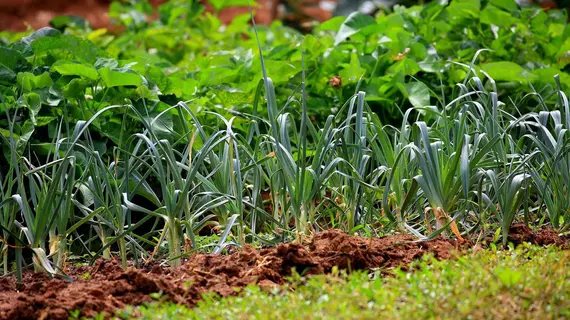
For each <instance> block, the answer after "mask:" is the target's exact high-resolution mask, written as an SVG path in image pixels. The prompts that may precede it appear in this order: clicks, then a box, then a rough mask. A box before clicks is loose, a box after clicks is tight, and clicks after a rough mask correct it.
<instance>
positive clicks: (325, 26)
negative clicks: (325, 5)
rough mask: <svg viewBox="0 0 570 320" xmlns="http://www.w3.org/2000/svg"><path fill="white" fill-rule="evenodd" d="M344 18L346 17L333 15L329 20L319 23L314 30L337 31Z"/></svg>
mask: <svg viewBox="0 0 570 320" xmlns="http://www.w3.org/2000/svg"><path fill="white" fill-rule="evenodd" d="M345 20H346V17H342V16H339V17H334V18H332V19H330V20H327V21H325V22H323V23H322V24H321V25H319V26H318V27H317V29H316V30H315V31H316V32H320V31H337V30H338V29H339V28H340V27H341V26H342V23H343V22H344V21H345Z"/></svg>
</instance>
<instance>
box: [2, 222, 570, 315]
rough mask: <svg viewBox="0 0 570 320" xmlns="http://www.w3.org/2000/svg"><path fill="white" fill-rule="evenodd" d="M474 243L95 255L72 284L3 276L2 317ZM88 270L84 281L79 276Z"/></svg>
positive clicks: (448, 253) (319, 239)
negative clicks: (130, 263)
mask: <svg viewBox="0 0 570 320" xmlns="http://www.w3.org/2000/svg"><path fill="white" fill-rule="evenodd" d="M513 231H514V233H513V235H512V238H511V241H513V242H516V243H518V242H522V241H531V242H534V243H536V244H541V245H545V244H558V245H561V244H564V243H565V240H563V239H561V238H560V237H558V236H557V235H556V233H555V232H554V231H552V230H550V231H548V230H542V231H541V232H539V233H536V234H534V233H532V231H531V230H530V229H528V228H525V227H521V226H520V225H515V226H514V227H513ZM471 245H472V244H471V243H463V244H460V243H458V242H457V241H455V240H449V239H435V240H432V241H425V242H415V241H414V238H412V237H411V236H405V235H396V236H390V237H385V238H379V239H377V238H374V239H366V238H361V237H354V236H349V235H347V234H345V233H343V232H340V231H336V230H332V231H326V232H322V233H318V234H317V235H315V236H314V238H313V239H312V240H311V241H310V243H309V244H308V245H307V246H302V245H298V244H292V243H287V244H281V245H278V246H277V247H275V248H268V249H262V250H256V249H253V248H252V247H245V248H244V249H242V250H240V251H237V252H235V253H232V254H230V255H208V254H198V255H195V256H193V257H192V258H190V259H188V261H186V262H185V263H184V264H183V265H182V266H181V267H180V268H177V269H175V270H172V271H170V270H168V269H166V268H161V267H159V266H157V265H155V266H154V267H152V268H149V270H141V269H135V268H131V269H128V270H127V271H124V270H123V269H121V267H120V264H119V263H118V262H116V261H104V260H99V261H98V262H97V263H96V265H94V266H92V267H78V268H74V269H72V270H70V271H69V274H70V275H71V276H72V278H73V279H74V281H73V282H71V283H69V282H66V281H64V280H61V279H49V278H47V277H46V276H45V275H38V274H33V273H26V274H25V279H24V280H25V281H24V282H25V284H24V288H23V289H22V290H21V291H20V292H18V291H17V290H16V282H15V279H14V278H3V279H0V319H67V318H68V313H69V312H70V311H72V310H80V311H81V315H82V316H87V317H92V316H95V315H96V314H99V313H101V312H106V313H107V314H108V315H112V314H113V312H114V311H115V310H118V309H123V308H125V307H126V306H127V305H140V304H142V303H145V302H150V301H152V298H151V297H150V296H149V294H150V293H155V292H162V293H163V295H166V296H167V299H168V300H170V301H173V302H175V303H178V304H183V305H187V306H193V305H195V304H196V302H197V301H198V300H200V299H201V296H202V294H204V293H208V292H215V293H218V294H219V295H221V296H230V295H235V294H237V290H236V289H239V288H243V287H245V286H247V285H249V284H258V285H260V286H262V287H272V286H275V285H279V284H283V283H284V282H285V281H286V278H287V277H288V276H290V275H291V274H292V273H291V271H292V269H293V268H294V269H295V270H296V271H297V272H298V273H300V274H303V275H314V274H322V273H327V272H330V271H331V269H332V268H333V267H334V266H338V267H339V268H340V269H349V270H370V269H376V268H380V269H381V270H386V271H387V270H389V269H393V268H396V267H402V268H406V266H407V265H408V264H409V263H410V262H412V261H413V260H415V259H418V258H420V257H422V256H423V255H424V254H428V253H431V254H433V255H434V257H436V258H437V259H449V258H452V257H453V255H454V254H455V253H461V252H462V251H465V250H467V249H468V248H469V247H471ZM85 274H88V275H89V279H85V276H82V275H85Z"/></svg>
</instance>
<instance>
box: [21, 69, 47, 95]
mask: <svg viewBox="0 0 570 320" xmlns="http://www.w3.org/2000/svg"><path fill="white" fill-rule="evenodd" d="M17 81H18V85H20V87H21V88H22V90H24V92H30V91H32V90H34V89H42V88H46V87H49V86H51V85H52V84H53V81H52V80H51V77H50V75H49V73H48V72H44V73H42V74H41V75H39V76H36V75H34V74H33V73H30V72H20V73H18V76H17Z"/></svg>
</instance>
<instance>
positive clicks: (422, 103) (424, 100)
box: [404, 81, 430, 108]
mask: <svg viewBox="0 0 570 320" xmlns="http://www.w3.org/2000/svg"><path fill="white" fill-rule="evenodd" d="M404 89H405V91H406V95H407V97H408V100H410V103H411V104H412V105H413V106H414V107H416V108H424V107H426V106H429V105H430V94H429V88H428V86H426V85H425V84H424V83H423V82H420V81H416V82H410V83H406V84H404Z"/></svg>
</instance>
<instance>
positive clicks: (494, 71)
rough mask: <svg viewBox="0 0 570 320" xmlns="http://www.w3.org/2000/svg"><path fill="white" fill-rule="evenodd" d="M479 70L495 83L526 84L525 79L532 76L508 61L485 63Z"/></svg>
mask: <svg viewBox="0 0 570 320" xmlns="http://www.w3.org/2000/svg"><path fill="white" fill-rule="evenodd" d="M481 69H483V71H485V72H486V73H487V74H489V76H490V77H491V78H492V79H493V80H496V81H516V82H526V81H527V78H529V77H533V76H532V74H530V73H528V72H525V70H524V69H523V67H521V66H519V65H518V64H516V63H514V62H510V61H500V62H490V63H486V64H484V65H482V66H481ZM525 76H526V77H525Z"/></svg>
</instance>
